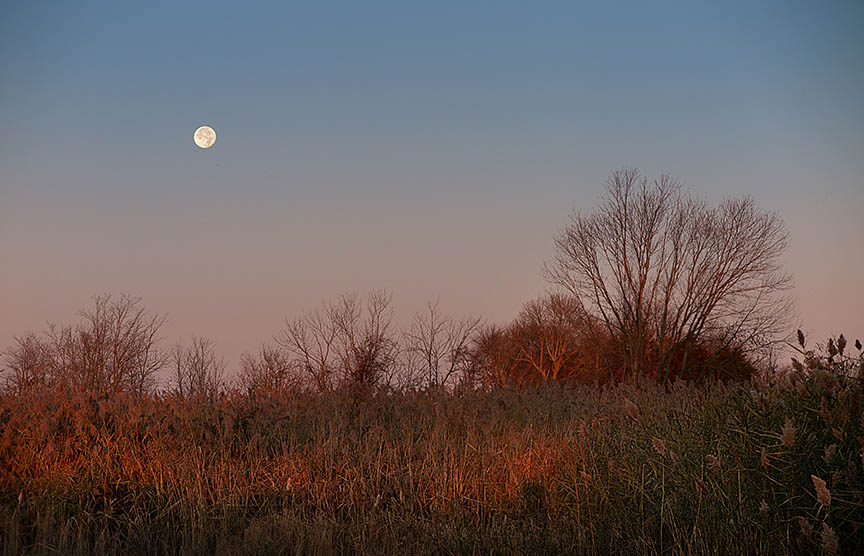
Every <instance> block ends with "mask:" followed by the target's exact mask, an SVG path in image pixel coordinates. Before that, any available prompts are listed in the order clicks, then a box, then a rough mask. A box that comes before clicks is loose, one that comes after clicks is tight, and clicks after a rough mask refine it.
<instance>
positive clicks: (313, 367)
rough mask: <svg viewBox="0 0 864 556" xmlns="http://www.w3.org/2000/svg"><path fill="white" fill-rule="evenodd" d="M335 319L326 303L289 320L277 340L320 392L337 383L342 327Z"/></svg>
mask: <svg viewBox="0 0 864 556" xmlns="http://www.w3.org/2000/svg"><path fill="white" fill-rule="evenodd" d="M332 317H333V309H332V307H331V305H330V304H327V303H325V304H322V305H321V306H320V307H318V308H316V309H315V310H313V311H311V312H308V313H304V314H303V315H301V316H299V317H297V318H296V319H294V320H292V321H289V320H288V319H285V325H284V326H283V328H282V331H281V332H280V334H279V336H277V338H276V343H277V344H278V345H279V346H281V347H282V348H284V349H285V350H286V351H287V352H288V354H289V355H290V356H291V357H293V359H294V360H295V361H296V362H297V365H298V367H299V368H300V370H301V371H302V372H303V373H304V374H305V375H306V377H307V378H308V380H310V381H311V382H312V384H314V385H315V388H316V389H317V390H318V391H319V392H323V391H325V390H328V389H330V388H332V386H333V384H334V377H333V375H334V369H333V367H334V358H335V347H336V346H335V344H336V335H337V334H338V333H339V328H338V326H337V323H336V321H335V320H334V319H333V318H332Z"/></svg>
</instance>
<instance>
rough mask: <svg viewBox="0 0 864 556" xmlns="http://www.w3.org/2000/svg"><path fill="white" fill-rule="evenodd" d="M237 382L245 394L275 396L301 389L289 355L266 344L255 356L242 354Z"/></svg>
mask: <svg viewBox="0 0 864 556" xmlns="http://www.w3.org/2000/svg"><path fill="white" fill-rule="evenodd" d="M237 382H238V384H239V386H240V388H242V389H243V390H244V391H245V392H249V393H254V394H266V395H276V396H279V395H284V394H286V393H288V392H292V391H298V390H299V389H300V387H301V379H300V377H299V376H298V373H297V365H296V364H295V363H294V362H292V361H291V359H290V357H289V355H288V354H287V353H286V352H285V351H284V350H281V349H279V348H276V347H273V346H269V345H266V344H265V345H263V346H261V349H260V350H259V351H258V353H257V354H255V355H251V354H249V353H244V354H243V355H242V356H241V358H240V374H239V375H238V377H237Z"/></svg>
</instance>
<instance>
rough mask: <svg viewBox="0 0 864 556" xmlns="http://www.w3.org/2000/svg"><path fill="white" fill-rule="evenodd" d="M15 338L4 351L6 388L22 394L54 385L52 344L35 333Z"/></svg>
mask: <svg viewBox="0 0 864 556" xmlns="http://www.w3.org/2000/svg"><path fill="white" fill-rule="evenodd" d="M14 340H15V344H14V345H13V346H11V347H10V348H9V349H7V350H5V351H4V352H3V355H4V356H5V359H6V368H5V373H4V374H6V377H5V378H6V390H7V391H8V392H11V393H13V394H16V395H20V394H24V393H27V392H34V391H35V392H39V391H44V390H45V389H46V388H48V387H50V386H53V385H54V379H55V376H54V375H55V373H54V369H55V365H54V358H53V356H52V352H51V345H50V344H48V342H46V341H45V340H43V339H42V338H40V337H39V336H37V335H36V334H33V333H30V334H27V335H25V336H21V337H16V338H14Z"/></svg>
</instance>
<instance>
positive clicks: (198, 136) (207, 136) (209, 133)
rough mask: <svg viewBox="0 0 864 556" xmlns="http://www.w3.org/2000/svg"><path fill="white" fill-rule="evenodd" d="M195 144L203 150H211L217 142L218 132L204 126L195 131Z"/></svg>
mask: <svg viewBox="0 0 864 556" xmlns="http://www.w3.org/2000/svg"><path fill="white" fill-rule="evenodd" d="M193 138H194V139H195V144H196V145H198V146H199V147H201V148H202V149H209V148H210V147H212V146H213V143H215V142H216V131H215V130H214V129H213V128H212V127H210V126H209V125H202V126H201V127H199V128H198V129H196V130H195V135H194V136H193Z"/></svg>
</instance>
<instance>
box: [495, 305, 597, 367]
mask: <svg viewBox="0 0 864 556" xmlns="http://www.w3.org/2000/svg"><path fill="white" fill-rule="evenodd" d="M586 320H587V318H586V316H585V315H584V309H583V308H582V305H581V303H579V301H578V300H577V299H575V298H573V297H572V296H567V295H562V294H555V293H553V294H549V295H546V296H545V297H542V298H540V299H536V300H533V301H529V302H528V303H526V304H525V307H524V308H523V309H522V312H521V313H520V314H519V316H518V317H517V318H516V320H515V322H514V323H513V324H512V325H511V327H510V331H511V336H512V337H513V340H514V342H515V344H516V361H517V362H519V363H524V364H525V365H527V367H528V369H527V373H526V374H529V375H533V377H532V378H533V379H534V380H533V381H534V382H558V381H561V380H564V379H566V378H568V376H570V375H574V374H577V372H578V368H579V367H581V366H582V364H583V362H582V361H580V357H579V356H580V355H581V354H582V353H581V347H582V345H581V344H582V342H581V341H580V337H579V336H580V331H582V330H584V325H585V323H586Z"/></svg>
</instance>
